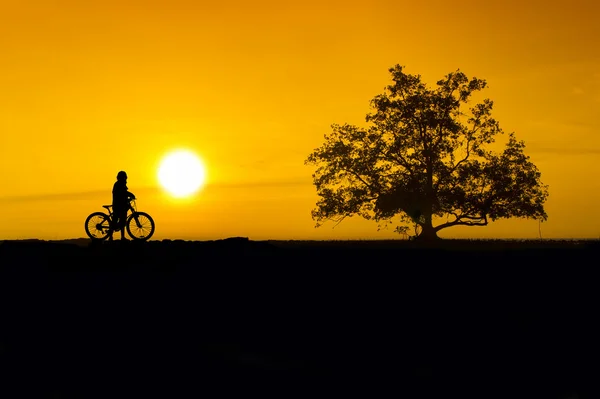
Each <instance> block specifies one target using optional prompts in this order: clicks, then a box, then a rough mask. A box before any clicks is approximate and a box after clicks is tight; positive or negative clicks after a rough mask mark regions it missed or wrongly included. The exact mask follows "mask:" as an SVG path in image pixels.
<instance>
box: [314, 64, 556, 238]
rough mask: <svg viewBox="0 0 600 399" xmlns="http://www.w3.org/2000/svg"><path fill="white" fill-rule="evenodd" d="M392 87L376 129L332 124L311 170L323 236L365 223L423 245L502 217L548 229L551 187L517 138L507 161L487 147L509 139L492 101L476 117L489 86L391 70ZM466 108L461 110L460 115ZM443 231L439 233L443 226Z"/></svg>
mask: <svg viewBox="0 0 600 399" xmlns="http://www.w3.org/2000/svg"><path fill="white" fill-rule="evenodd" d="M389 72H390V73H391V75H392V80H393V84H391V85H389V86H387V87H386V89H385V91H384V93H383V94H381V95H377V96H375V97H374V98H373V99H372V100H371V107H372V108H373V110H374V111H373V112H372V113H370V114H368V115H367V117H366V121H367V122H368V123H369V124H370V126H369V127H368V128H361V127H357V126H354V125H350V124H344V125H338V124H333V125H332V132H331V133H330V134H327V135H325V143H324V144H323V145H322V146H321V147H319V148H317V149H316V150H314V152H312V153H311V154H310V155H309V156H308V158H307V159H306V161H305V163H306V164H307V165H313V166H316V171H315V173H314V174H313V180H314V185H315V186H316V189H317V194H318V195H319V197H320V199H319V200H318V202H317V204H316V208H315V209H314V210H313V211H312V217H313V219H314V220H316V222H317V224H316V225H317V227H318V226H321V225H322V223H323V222H325V221H327V220H332V221H336V222H341V221H342V220H343V219H344V218H346V217H349V216H354V215H358V216H361V217H363V218H365V219H371V220H375V221H377V222H379V223H380V224H389V223H392V219H393V218H394V217H395V216H397V215H398V216H399V221H400V225H399V226H397V227H396V229H395V231H397V232H399V233H401V234H410V233H412V231H411V228H413V227H414V237H417V238H419V239H425V240H432V239H437V238H438V232H439V231H440V230H442V229H445V228H448V227H452V226H485V225H487V224H488V222H489V221H490V220H491V221H493V220H496V219H501V218H513V217H519V218H531V219H536V220H542V221H543V220H547V217H548V216H547V214H546V212H545V210H544V203H545V201H546V199H547V197H548V186H547V185H544V184H542V183H541V181H540V177H541V174H540V172H539V171H538V169H537V167H536V166H535V165H534V164H533V163H532V162H531V161H530V160H529V157H528V156H526V155H525V154H524V152H523V150H524V148H525V144H524V142H523V141H518V140H517V139H516V137H515V135H514V133H510V134H509V137H508V142H507V143H506V146H505V148H504V151H502V152H501V153H494V152H492V151H489V150H487V149H486V146H487V145H489V144H491V143H493V142H494V141H495V136H496V135H498V134H502V133H503V131H502V129H501V128H500V125H499V123H498V121H496V120H495V119H494V118H493V117H492V106H493V102H492V101H491V100H489V99H484V100H483V101H482V102H479V103H477V104H475V105H473V106H471V107H470V108H468V110H464V108H466V107H467V103H468V102H469V99H470V98H471V96H472V94H473V93H474V92H478V91H481V90H483V89H484V88H485V87H486V86H487V83H486V81H485V80H483V79H477V78H475V77H474V78H471V79H470V78H468V77H467V76H466V75H465V74H464V73H463V72H461V71H460V70H456V71H455V72H451V73H449V74H447V75H446V76H445V77H444V78H443V79H441V80H439V81H438V82H437V86H436V87H435V88H433V89H430V88H428V87H427V85H426V84H424V83H423V82H422V81H421V76H420V75H410V74H406V73H405V72H404V67H403V66H400V65H395V66H394V67H392V68H390V69H389ZM461 107H462V108H461ZM435 223H437V224H435Z"/></svg>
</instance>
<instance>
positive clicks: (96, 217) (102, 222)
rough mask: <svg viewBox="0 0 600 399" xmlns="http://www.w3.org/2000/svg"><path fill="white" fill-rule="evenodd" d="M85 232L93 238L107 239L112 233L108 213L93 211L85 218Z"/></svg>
mask: <svg viewBox="0 0 600 399" xmlns="http://www.w3.org/2000/svg"><path fill="white" fill-rule="evenodd" d="M85 232H86V233H87V235H88V237H90V238H91V239H92V240H106V238H107V237H108V235H109V233H110V218H109V217H108V215H107V214H106V213H102V212H94V213H92V214H91V215H89V216H88V217H87V218H86V219H85Z"/></svg>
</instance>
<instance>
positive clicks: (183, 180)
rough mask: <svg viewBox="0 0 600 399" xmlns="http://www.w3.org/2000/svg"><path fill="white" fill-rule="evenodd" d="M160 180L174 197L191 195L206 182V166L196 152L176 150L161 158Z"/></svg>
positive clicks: (163, 186)
mask: <svg viewBox="0 0 600 399" xmlns="http://www.w3.org/2000/svg"><path fill="white" fill-rule="evenodd" d="M158 182H159V183H160V185H161V186H162V188H163V189H165V190H166V191H167V192H168V193H169V194H170V195H172V196H173V197H176V198H185V197H189V196H192V195H193V194H195V193H197V192H198V191H199V190H200V189H201V188H202V186H203V185H204V183H205V182H206V168H205V167H204V164H203V163H202V161H201V159H200V157H198V155H196V154H195V153H194V152H192V151H189V150H175V151H172V152H169V153H168V154H167V155H165V157H164V158H163V159H162V160H161V162H160V166H159V167H158Z"/></svg>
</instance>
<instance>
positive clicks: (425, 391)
mask: <svg viewBox="0 0 600 399" xmlns="http://www.w3.org/2000/svg"><path fill="white" fill-rule="evenodd" d="M599 253H600V244H599V242H598V241H587V242H566V241H565V242H555V241H544V242H533V241H532V242H509V241H489V242H485V241H482V242H478V241H474V242H469V241H454V240H450V241H443V242H441V243H439V244H436V245H435V246H426V245H419V244H417V243H414V242H406V241H399V242H395V241H383V242H379V241H377V242H369V241H360V242H343V241H342V242H275V241H274V242H266V241H260V242H254V241H249V240H247V239H243V238H233V239H227V240H220V241H211V242H193V241H166V240H165V241H150V242H147V243H135V242H125V243H121V242H114V243H109V242H105V243H100V244H98V245H92V244H91V243H90V242H89V241H87V240H75V241H65V242H44V241H5V242H2V243H0V292H1V294H2V305H1V306H2V308H1V314H2V319H1V320H2V325H1V330H0V331H1V332H0V334H1V335H0V337H1V341H0V356H1V357H2V359H3V366H2V367H3V368H4V369H3V370H2V378H3V383H2V384H1V389H2V390H4V391H6V394H4V393H3V392H0V396H1V397H6V398H9V397H10V398H13V397H37V398H39V397H52V398H63V397H65V398H66V397H74V398H75V397H76V398H91V397H94V398H96V397H97V398H114V397H128V398H138V397H140V398H142V397H149V396H152V397H162V398H184V397H185V398H187V397H210V398H212V397H247V396H252V397H265V396H269V397H279V398H288V397H345V396H349V395H352V396H358V397H365V398H367V397H368V398H370V397H373V398H375V397H399V398H404V397H406V398H420V397H436V398H444V397H447V398H451V397H457V398H458V397H461V398H462V397H477V398H500V397H503V398H516V397H524V398H525V397H526V398H534V397H544V398H567V397H579V398H585V397H599V396H598V394H599V391H598V389H597V385H598V381H599V376H600V356H599V355H600V322H599V317H600V307H599V299H600V291H599V280H598V276H599V275H600V274H599V273H598V255H599ZM575 394H576V395H577V396H574V395H575ZM31 395H34V396H31ZM242 395H243V396H242Z"/></svg>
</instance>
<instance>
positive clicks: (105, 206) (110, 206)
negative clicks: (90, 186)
mask: <svg viewBox="0 0 600 399" xmlns="http://www.w3.org/2000/svg"><path fill="white" fill-rule="evenodd" d="M102 208H106V209H110V208H112V205H102Z"/></svg>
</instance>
